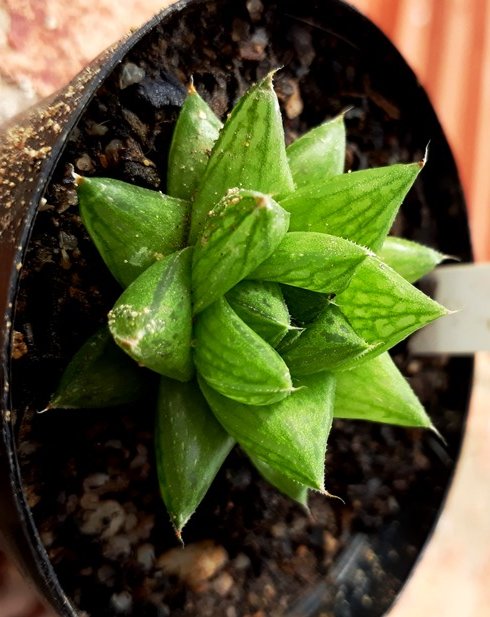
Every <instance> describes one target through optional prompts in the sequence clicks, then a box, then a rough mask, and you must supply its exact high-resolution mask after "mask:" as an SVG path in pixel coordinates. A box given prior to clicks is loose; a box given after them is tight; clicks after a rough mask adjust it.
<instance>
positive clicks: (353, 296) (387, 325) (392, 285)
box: [336, 257, 447, 357]
mask: <svg viewBox="0 0 490 617" xmlns="http://www.w3.org/2000/svg"><path fill="white" fill-rule="evenodd" d="M336 303H337V304H338V306H339V307H340V308H341V310H342V312H343V313H344V315H345V316H346V317H347V319H348V320H349V322H350V324H351V326H352V327H353V328H354V330H355V331H356V332H357V334H358V335H359V336H361V337H362V338H363V339H364V340H365V341H367V342H368V343H377V344H378V347H377V348H376V350H375V352H374V353H376V355H379V354H380V353H381V352H383V351H385V350H387V349H389V348H390V347H393V345H396V343H399V342H400V341H401V340H403V339H404V338H406V337H407V336H408V335H409V334H411V333H412V332H415V331H416V330H418V329H419V328H422V327H423V326H425V325H426V324H428V323H430V322H431V321H433V320H434V319H437V318H438V317H442V316H443V315H446V314H447V310H446V309H445V308H444V307H443V306H441V305H440V304H438V303H437V302H434V300H431V299H430V298H429V297H428V296H426V295H425V294H423V293H422V292H421V291H419V290H418V289H416V288H415V287H414V286H413V285H411V284H410V283H408V282H407V281H406V280H405V279H404V278H402V277H401V276H400V275H399V274H397V273H396V272H395V271H394V270H392V269H391V268H390V267H388V266H387V265H386V264H384V263H383V262H382V261H380V260H379V259H378V258H377V257H368V258H367V259H366V260H365V261H364V262H363V263H362V264H361V265H360V266H359V268H358V269H357V270H356V273H355V275H354V276H353V278H352V281H351V283H350V285H349V287H348V288H347V289H346V290H345V291H344V292H343V293H342V294H340V295H339V296H338V297H337V298H336ZM365 357H366V356H365Z"/></svg>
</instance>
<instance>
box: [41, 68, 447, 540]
mask: <svg viewBox="0 0 490 617" xmlns="http://www.w3.org/2000/svg"><path fill="white" fill-rule="evenodd" d="M344 160H345V128H344V122H343V116H339V117H337V118H335V119H333V120H331V121H329V122H326V123H325V124H323V125H321V126H319V127H317V128H315V129H313V130H311V131H310V132H308V133H307V134H306V135H304V136H303V137H301V138H300V139H298V140H297V141H295V142H294V143H293V144H292V145H290V146H289V147H288V148H286V146H285V141H284V132H283V126H282V118H281V114H280V110H279V105H278V101H277V97H276V95H275V92H274V89H273V87H272V75H268V76H267V77H266V78H265V79H264V80H263V81H261V82H260V83H258V84H257V85H255V86H253V87H252V88H251V89H250V90H249V91H248V92H247V93H246V94H245V95H244V96H243V97H242V99H241V100H240V101H239V102H238V104H237V105H236V107H235V108H234V109H233V111H232V113H231V114H230V116H229V117H228V119H227V121H226V123H225V125H224V126H222V124H221V122H220V121H219V119H218V118H217V117H216V116H215V115H214V113H213V112H212V110H211V109H210V108H209V107H208V105H207V104H206V103H205V102H204V100H203V99H202V98H201V97H200V96H199V95H198V94H197V92H196V90H195V89H194V88H193V87H191V89H190V91H189V96H188V97H187V99H186V101H185V103H184V106H183V108H182V111H181V114H180V116H179V119H178V122H177V125H176V128H175V132H174V137H173V142H172V146H171V150H170V154H169V169H168V180H167V193H168V194H166V195H164V194H162V193H159V192H155V191H149V190H146V189H142V188H140V187H136V186H132V185H128V184H125V183H122V182H118V181H115V180H110V179H104V178H78V179H77V183H78V194H79V202H80V210H81V215H82V219H83V221H84V224H85V226H86V227H87V230H88V231H89V233H90V235H91V237H92V239H93V241H94V242H95V244H96V246H97V248H98V250H99V252H100V254H101V256H102V258H103V259H104V261H105V263H106V264H107V266H108V267H109V269H110V270H111V272H112V273H113V275H114V276H115V277H116V279H117V280H118V281H119V282H120V283H121V285H122V286H123V287H125V290H124V291H123V293H122V295H121V296H120V298H119V299H118V301H117V302H116V304H115V306H114V307H113V309H112V310H111V312H110V313H109V317H108V327H109V331H110V333H111V335H112V339H113V340H114V341H115V343H117V345H118V347H119V348H120V349H122V350H123V351H124V352H126V354H128V355H129V356H130V357H131V358H133V359H134V360H136V362H137V363H138V364H139V365H140V366H143V367H146V368H147V369H151V370H152V371H154V372H156V373H158V374H159V375H161V379H160V387H159V394H158V402H157V409H158V411H157V427H156V452H157V465H158V473H159V481H160V486H161V492H162V496H163V499H164V501H165V503H166V506H167V509H168V511H169V514H170V516H171V519H172V522H173V523H174V525H175V527H176V529H177V530H178V531H179V532H180V530H181V529H182V527H183V526H184V525H185V523H186V522H187V520H188V519H189V517H190V516H191V515H192V513H193V512H194V510H195V508H196V507H197V505H198V504H199V502H200V501H201V499H202V497H203V496H204V494H205V493H206V491H207V489H208V487H209V485H210V483H211V482H212V480H213V478H214V476H215V474H216V472H217V471H218V469H219V467H220V466H221V465H222V463H223V461H224V459H225V458H226V456H227V454H228V452H229V451H230V449H231V447H232V446H233V445H234V443H235V442H238V443H239V444H240V446H241V447H242V449H244V450H245V452H246V453H247V454H248V456H249V457H250V458H251V460H252V462H253V463H254V464H255V465H256V467H257V468H258V470H259V471H260V472H261V474H262V475H263V476H264V477H265V478H266V479H267V480H269V481H270V482H271V483H272V484H274V485H275V486H276V487H278V488H279V489H280V490H281V491H282V492H284V493H286V494H287V495H289V496H290V497H292V498H293V499H295V500H297V501H299V502H300V503H303V504H306V498H307V492H308V490H309V489H314V490H320V491H324V490H325V489H324V459H325V450H326V444H327V438H328V434H329V432H330V428H331V424H332V419H333V417H334V415H335V416H338V417H347V418H363V419H370V420H375V421H387V422H393V423H396V424H402V425H411V426H426V427H429V426H431V424H430V420H429V419H428V417H427V416H426V414H425V412H424V410H423V408H422V407H421V405H420V403H419V402H418V400H417V398H416V397H415V395H414V394H413V392H412V391H411V390H410V388H409V386H408V384H407V383H406V382H405V381H404V379H403V377H402V376H401V375H400V374H399V372H398V370H397V369H396V367H395V366H394V364H393V363H392V361H391V359H390V357H389V356H388V355H387V354H386V353H384V352H386V350H387V349H389V348H390V347H392V346H393V345H395V344H396V343H398V342H399V341H400V340H402V339H403V338H405V337H406V336H407V335H409V334H410V333H411V332H413V331H415V330H416V329H418V328H420V327H422V326H423V325H425V324H426V323H428V322H430V321H432V320H433V319H435V318H437V317H439V316H441V315H443V314H444V313H445V309H443V307H441V306H440V305H438V304H437V303H435V302H434V301H432V300H431V299H430V298H428V297H426V296H425V295H424V294H422V293H421V292H420V291H419V290H417V289H416V288H415V287H413V286H412V285H411V284H410V281H413V280H415V279H416V278H418V277H419V276H421V275H423V274H424V273H425V272H427V271H428V270H430V269H431V268H432V267H434V266H435V265H436V264H437V263H438V262H439V261H440V259H441V257H442V256H441V255H440V254H439V253H436V252H435V251H432V250H430V249H426V248H425V247H421V246H419V245H416V244H414V243H411V242H407V241H401V240H397V239H394V238H387V237H386V236H387V234H388V231H389V229H390V227H391V225H392V222H393V219H394V217H395V215H396V212H397V210H398V208H399V206H400V204H401V203H402V201H403V199H404V197H405V195H406V193H407V191H408V190H409V188H410V186H411V185H412V183H413V182H414V180H415V178H416V176H417V174H418V173H419V171H420V169H421V167H422V165H421V164H419V163H414V164H408V165H393V166H390V167H385V168H379V169H370V170H366V171H360V172H354V173H348V174H343V173H342V172H343V168H344ZM390 264H391V265H392V266H393V268H392V267H390ZM112 339H111V337H110V336H109V335H108V333H107V330H106V329H104V330H103V331H101V332H99V333H98V334H97V335H96V336H95V337H94V338H93V339H91V340H90V341H89V342H88V343H87V345H86V346H85V347H84V348H82V349H81V350H80V352H79V353H78V354H77V356H75V358H74V360H73V361H72V365H70V366H69V367H68V369H67V371H66V373H65V375H64V377H63V379H62V382H61V384H60V387H59V389H58V392H57V393H56V394H55V395H54V397H53V400H52V401H51V405H52V406H59V407H63V406H65V407H83V406H90V407H93V406H97V405H99V406H104V405H108V404H120V403H121V402H124V401H127V400H131V399H132V398H137V397H138V396H139V395H140V394H141V391H142V390H144V386H143V385H142V384H141V382H142V380H143V381H144V377H143V378H142V377H141V371H139V372H138V371H137V367H136V365H128V363H127V358H126V357H124V356H122V357H121V355H118V353H117V351H115V349H114V346H113V343H112ZM97 367H99V368H98V369H97ZM100 367H103V370H104V375H105V377H104V379H105V381H104V383H103V384H102V385H101V383H100V380H99V381H97V379H94V378H93V375H94V374H95V373H96V371H97V370H99V371H100ZM112 369H113V370H112ZM111 371H112V372H111ZM137 373H138V374H137ZM143 373H144V372H143ZM94 384H95V385H94ZM97 388H98V389H97ZM373 393H374V394H375V396H374V395H373ZM95 401H97V402H95Z"/></svg>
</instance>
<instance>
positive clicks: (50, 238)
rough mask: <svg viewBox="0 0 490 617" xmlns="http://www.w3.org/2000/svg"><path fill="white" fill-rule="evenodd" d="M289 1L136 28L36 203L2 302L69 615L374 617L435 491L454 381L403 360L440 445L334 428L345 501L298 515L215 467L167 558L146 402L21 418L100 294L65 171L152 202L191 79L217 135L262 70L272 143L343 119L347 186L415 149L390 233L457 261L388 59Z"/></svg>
mask: <svg viewBox="0 0 490 617" xmlns="http://www.w3.org/2000/svg"><path fill="white" fill-rule="evenodd" d="M289 4H290V3H288V2H285V3H281V4H280V6H281V10H277V6H276V5H275V3H274V2H265V1H263V2H261V1H260V0H250V1H249V2H247V3H245V2H243V1H240V2H238V1H237V2H234V3H231V2H230V3H229V6H226V7H225V6H224V5H223V3H222V2H216V3H213V2H209V3H207V4H206V5H202V6H201V7H198V8H195V9H193V10H190V11H189V12H188V13H185V14H182V15H177V16H174V17H172V18H171V19H170V20H168V21H167V22H166V24H165V26H161V27H158V28H156V30H155V31H154V32H153V33H151V34H150V35H149V36H147V37H146V38H145V39H144V40H143V43H142V44H140V45H138V46H137V47H136V49H134V50H133V51H132V52H131V53H130V54H129V56H128V57H127V58H126V60H125V62H124V63H123V64H122V65H121V66H120V67H119V68H118V69H117V70H116V71H115V73H114V74H113V75H112V77H110V78H109V80H108V81H107V82H106V83H105V84H104V85H103V86H102V87H101V88H100V90H99V91H98V93H97V95H96V97H95V98H94V100H93V102H92V103H91V105H90V106H89V108H88V110H87V111H86V113H85V114H84V116H83V118H82V120H81V121H80V123H79V124H78V126H77V128H76V129H75V130H74V131H73V133H72V135H71V137H70V139H69V142H68V144H67V147H66V150H65V152H64V154H63V158H62V161H61V162H60V164H59V166H58V168H57V170H56V172H55V175H54V178H53V181H52V183H51V185H50V187H49V189H48V191H47V193H46V195H45V199H44V200H43V201H42V203H41V206H40V211H39V214H38V217H37V220H36V224H35V228H34V231H33V235H32V238H31V241H30V246H29V252H28V257H27V260H26V261H25V264H24V268H23V272H22V284H21V288H20V291H19V297H18V301H17V306H16V320H15V329H16V332H17V333H16V338H15V345H14V351H13V357H14V360H13V363H14V376H13V388H14V403H15V409H16V413H17V415H18V426H19V427H20V428H19V434H18V442H19V452H20V455H21V464H22V472H23V478H24V483H25V490H26V493H27V496H28V500H29V504H30V506H31V508H32V512H33V515H34V517H35V520H36V523H37V526H38V529H39V532H40V536H41V538H42V541H43V543H44V545H45V547H46V550H47V552H48V555H49V558H50V560H51V562H52V564H53V566H54V568H55V571H56V574H57V575H58V577H59V579H60V582H61V585H62V587H63V588H64V590H65V591H66V593H67V594H68V596H69V597H70V598H71V599H72V600H73V603H74V605H75V606H77V607H78V608H79V609H80V610H81V611H82V614H84V615H85V614H86V615H90V616H93V617H103V616H104V617H105V616H109V615H133V616H135V617H146V616H148V617H150V616H155V617H156V616H159V617H163V616H166V615H173V616H176V617H191V616H193V617H196V616H197V615H199V616H200V617H204V616H207V615H210V616H211V615H212V616H218V617H221V616H224V617H245V616H247V617H262V616H279V615H284V616H289V617H306V616H309V615H324V616H327V615H328V616H330V615H336V616H339V617H340V616H342V617H349V616H354V615H355V616H364V615H365V616H368V615H372V616H374V615H381V614H382V613H383V612H384V610H385V609H386V608H387V607H388V606H389V605H390V603H391V602H392V600H393V599H394V597H395V595H396V593H397V592H398V590H399V589H400V587H401V584H402V582H403V580H404V579H405V577H406V575H407V573H408V571H409V569H410V567H411V565H412V564H413V562H414V560H415V558H416V556H417V554H418V552H419V551H420V548H421V546H422V544H423V542H424V540H425V539H426V537H427V534H428V532H429V529H430V527H431V525H432V524H433V523H434V520H435V517H436V513H437V511H438V509H439V507H440V504H441V501H442V499H443V496H444V492H445V489H446V487H447V483H448V481H449V479H450V476H451V472H452V469H453V465H454V460H455V458H456V456H457V452H458V447H459V442H460V437H461V431H462V425H463V419H464V411H465V405H466V400H467V396H468V383H469V377H470V372H471V364H470V363H469V362H467V361H464V360H456V359H449V358H445V357H443V358H437V359H416V358H412V357H410V355H409V354H408V352H407V350H406V347H405V345H403V344H402V345H399V346H398V347H397V348H396V349H395V350H394V357H395V360H396V362H397V363H398V365H399V366H400V368H401V369H402V371H403V372H404V374H405V375H406V376H407V377H408V379H409V381H410V383H411V385H412V386H413V388H414V389H415V391H416V392H417V394H418V395H419V397H420V399H421V400H422V402H423V404H424V405H425V406H426V408H427V410H428V412H429V413H430V415H431V417H432V418H433V420H434V423H435V425H436V426H437V427H438V428H439V429H440V431H441V432H442V433H443V434H444V436H445V438H446V439H447V441H448V446H447V447H446V446H444V445H442V444H441V442H440V441H439V440H438V439H437V438H436V437H435V436H434V435H432V434H430V433H428V432H423V431H419V430H409V429H402V428H396V427H390V426H378V425H371V424H368V423H362V422H347V421H336V422H335V424H334V428H333V431H332V433H331V436H330V441H329V448H328V455H327V461H326V470H327V488H328V490H329V491H330V492H331V493H333V494H336V495H339V496H341V497H342V498H343V500H344V501H345V504H343V503H341V502H340V501H338V500H329V499H326V498H325V497H323V496H321V495H319V494H312V495H311V499H310V506H311V515H308V514H306V513H305V512H304V511H302V509H301V508H300V507H299V506H297V505H295V504H294V503H292V502H291V501H290V500H288V499H287V498H285V497H283V496H282V495H280V494H279V493H278V492H277V491H276V490H274V489H273V488H271V487H270V486H269V485H268V484H267V483H266V482H265V481H264V480H262V479H261V478H260V477H259V476H258V475H257V473H256V472H255V471H254V469H253V468H252V466H251V465H250V464H249V463H248V460H247V459H246V457H245V456H244V455H243V454H242V453H241V452H240V451H239V450H238V449H236V450H235V451H234V452H233V453H232V454H231V455H230V457H229V458H228V460H227V461H226V463H225V465H224V466H223V468H222V469H221V471H220V473H219V475H218V477H217V479H216V480H215V482H214V484H213V486H212V487H211V489H210V491H209V493H208V495H207V496H206V498H205V500H204V502H203V503H202V504H201V506H200V507H199V510H198V512H197V513H196V514H195V516H194V517H193V518H192V519H191V521H190V523H189V524H188V526H187V527H186V528H185V530H184V539H185V542H186V547H187V548H186V549H185V550H182V549H181V548H180V545H179V543H178V541H177V540H176V538H175V536H174V534H173V531H172V528H171V525H170V523H169V520H168V516H167V514H166V511H165V508H164V506H163V504H162V502H161V499H160V496H159V491H158V485H157V479H156V475H155V464H154V459H153V447H152V441H153V421H154V409H153V405H152V403H151V401H152V392H149V393H148V399H147V400H146V401H143V402H142V403H141V404H138V405H136V406H134V407H127V408H126V407H125V408H118V409H112V410H79V411H68V410H67V411H63V410H57V411H50V412H49V413H46V414H43V415H37V414H36V411H37V410H39V409H42V408H43V407H44V406H45V404H46V402H47V400H48V399H49V396H50V394H51V393H52V392H53V390H54V388H55V387H56V385H57V382H58V379H59V376H60V374H61V372H62V370H63V368H64V367H65V366H66V364H67V362H68V360H69V358H70V357H71V356H72V354H73V353H74V352H75V351H76V350H77V348H78V347H79V346H80V345H81V344H82V343H83V342H84V341H85V339H86V338H87V337H88V336H89V335H91V334H92V333H93V332H95V331H96V330H97V328H98V327H99V326H100V324H102V323H103V322H104V319H105V316H106V314H107V311H108V310H109V309H110V308H111V306H112V304H113V302H114V300H115V299H116V298H117V296H118V294H119V293H120V290H119V288H118V286H117V284H116V283H115V282H114V281H113V280H112V278H111V276H110V275H109V274H108V273H107V271H106V270H105V266H104V265H103V264H102V262H101V260H100V258H99V257H98V255H97V252H96V251H95V249H94V247H93V246H92V244H91V242H90V240H89V239H88V237H87V234H86V233H85V231H84V228H83V226H82V224H81V221H80V217H79V214H78V210H77V200H76V193H75V190H74V186H73V181H72V179H71V178H72V177H71V169H72V167H71V166H73V167H74V169H75V171H77V172H78V173H81V174H85V175H99V176H110V177H115V178H120V179H123V180H126V181H130V182H134V183H136V184H138V185H141V186H145V187H149V188H154V189H160V190H162V191H165V167H166V156H165V152H166V151H167V148H168V144H169V140H170V137H171V134H172V129H173V125H174V122H175V119H176V116H177V113H178V108H179V106H180V105H181V104H182V101H183V98H184V93H185V88H184V85H183V84H185V83H186V82H187V81H188V79H189V77H190V76H191V75H192V76H193V78H194V83H195V85H196V87H197V89H198V90H199V91H200V93H201V94H202V95H203V96H204V97H205V98H206V100H207V101H208V102H209V103H210V104H211V106H212V107H213V109H214V110H215V112H216V113H218V114H219V115H220V116H221V117H224V115H225V114H226V112H227V111H229V109H230V108H231V106H232V104H233V103H234V102H235V101H236V99H237V98H238V97H239V96H240V95H241V94H242V93H243V92H244V91H245V90H246V88H247V87H248V86H249V85H250V84H251V83H253V82H255V81H256V80H257V79H258V78H260V77H262V76H263V75H264V74H265V73H266V72H268V71H269V70H270V69H272V68H276V67H279V66H283V67H284V68H283V69H282V70H281V71H280V72H279V73H278V74H277V76H276V79H275V83H276V88H277V92H278V95H279V98H280V101H281V105H282V108H283V113H284V117H285V129H286V134H287V139H288V140H289V141H290V140H292V139H294V138H295V137H296V136H297V135H299V134H301V133H303V132H304V131H305V130H306V129H307V128H308V127H310V126H314V125H316V124H318V123H320V122H321V121H323V120H325V119H326V118H328V117H332V116H334V115H336V114H338V113H339V112H341V111H343V110H345V109H346V108H351V109H350V111H349V112H348V114H347V117H346V121H347V130H348V153H347V161H346V165H347V169H358V168H364V167H374V166H380V165H386V164H390V163H394V162H406V161H414V160H420V159H421V158H422V157H423V154H424V150H425V146H426V144H427V142H428V141H429V139H432V140H433V141H432V146H431V157H430V161H429V164H428V165H427V167H426V169H424V171H423V172H422V174H421V177H420V179H419V180H418V181H417V184H416V187H415V188H414V189H413V190H412V191H411V192H410V194H409V196H408V197H407V199H406V201H405V204H404V205H403V207H402V212H401V214H400V215H399V217H398V219H397V221H396V224H395V228H394V231H395V232H396V233H399V234H401V235H403V236H405V237H407V238H412V239H415V240H418V241H422V242H424V243H427V244H429V245H431V246H433V247H435V248H438V249H440V250H442V251H444V252H446V253H449V254H453V255H458V256H459V257H461V258H463V259H467V258H469V248H468V244H467V234H466V232H465V229H466V222H465V215H464V208H463V204H462V198H461V194H460V192H459V188H458V182H457V176H456V172H455V169H454V165H453V163H452V159H451V158H450V155H449V154H448V152H447V150H446V147H445V144H444V141H443V138H442V137H441V135H440V133H439V129H438V126H437V124H436V123H435V120H434V118H433V116H432V112H431V111H430V108H428V107H427V103H426V101H425V98H424V95H423V93H421V92H420V91H419V90H417V88H415V87H412V89H411V90H410V89H409V90H408V91H407V88H406V81H407V79H408V78H407V74H406V72H405V71H406V69H405V68H404V67H403V66H400V64H399V62H400V61H399V58H398V57H397V55H396V54H394V53H391V55H390V54H386V49H385V50H384V51H383V52H382V53H383V55H379V54H380V53H381V52H380V50H378V49H376V48H375V47H374V48H370V49H369V50H368V51H369V52H370V53H371V55H369V53H367V52H366V50H363V46H362V44H361V43H362V40H363V36H364V35H363V31H362V29H360V27H359V20H358V19H353V21H352V23H350V22H349V21H348V20H347V22H345V23H344V19H345V17H344V15H345V9H336V8H335V7H333V8H332V9H331V14H330V15H329V17H328V19H326V18H325V17H323V22H322V26H321V27H320V26H318V25H315V24H317V21H318V14H316V16H315V14H310V13H311V9H310V12H308V8H307V7H311V3H303V5H304V6H297V5H298V4H301V3H297V2H295V3H291V6H289ZM327 4H328V3H327ZM325 24H327V25H325ZM363 27H364V26H363ZM336 32H337V34H336ZM408 77H409V76H408Z"/></svg>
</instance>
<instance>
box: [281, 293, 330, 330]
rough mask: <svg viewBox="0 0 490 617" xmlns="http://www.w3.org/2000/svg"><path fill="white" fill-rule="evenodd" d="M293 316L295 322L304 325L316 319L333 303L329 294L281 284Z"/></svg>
mask: <svg viewBox="0 0 490 617" xmlns="http://www.w3.org/2000/svg"><path fill="white" fill-rule="evenodd" d="M281 289H282V294H283V296H284V299H285V300H286V304H287V306H288V309H289V312H290V313H291V317H292V318H293V319H294V321H295V323H298V324H301V325H304V324H308V323H311V322H312V321H314V320H315V319H316V318H317V317H318V316H319V315H320V313H322V312H323V311H324V310H325V309H326V308H327V306H329V305H330V304H331V297H330V296H329V294H323V293H319V292H317V291H310V290H309V289H301V287H291V286H290V285H281Z"/></svg>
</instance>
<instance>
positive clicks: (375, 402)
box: [334, 353, 432, 428]
mask: <svg viewBox="0 0 490 617" xmlns="http://www.w3.org/2000/svg"><path fill="white" fill-rule="evenodd" d="M336 377H337V389H336V394H335V410H334V415H335V417H336V418H348V419H351V420H370V421H372V422H385V423H387V424H397V425H401V426H419V427H425V428H431V427H432V423H431V421H430V418H429V417H428V415H427V413H426V412H425V409H424V408H423V407H422V405H421V403H420V401H419V400H418V398H417V396H416V395H415V393H414V392H413V390H412V388H411V387H410V386H409V384H408V383H407V381H406V379H405V378H404V377H403V375H402V374H401V373H400V371H399V370H398V368H397V367H396V365H395V363H394V362H393V360H392V359H391V358H390V356H389V354H388V353H383V354H381V355H380V356H378V357H377V358H373V359H371V360H369V361H368V362H365V363H364V364H361V365H359V366H357V367H356V368H353V369H351V370H350V371H344V372H341V373H338V374H337V375H336Z"/></svg>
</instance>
